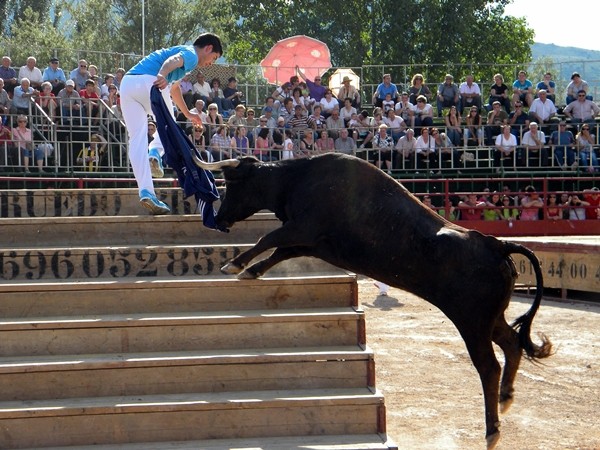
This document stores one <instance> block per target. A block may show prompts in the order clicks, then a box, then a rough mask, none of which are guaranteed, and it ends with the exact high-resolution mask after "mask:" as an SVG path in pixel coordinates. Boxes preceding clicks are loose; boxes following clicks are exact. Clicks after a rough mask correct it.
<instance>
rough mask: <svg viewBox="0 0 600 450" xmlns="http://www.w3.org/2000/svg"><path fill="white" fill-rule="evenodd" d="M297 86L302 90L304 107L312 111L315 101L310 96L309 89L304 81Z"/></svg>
mask: <svg viewBox="0 0 600 450" xmlns="http://www.w3.org/2000/svg"><path fill="white" fill-rule="evenodd" d="M298 87H299V88H300V89H301V90H302V99H303V101H304V106H306V109H307V110H308V111H309V112H310V111H312V109H313V107H314V106H315V103H317V101H316V100H315V99H314V98H312V97H311V96H310V91H309V90H308V87H307V86H306V83H300V84H299V85H298Z"/></svg>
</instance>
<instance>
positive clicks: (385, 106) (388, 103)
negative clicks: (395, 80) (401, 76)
mask: <svg viewBox="0 0 600 450" xmlns="http://www.w3.org/2000/svg"><path fill="white" fill-rule="evenodd" d="M395 105H396V102H395V101H394V100H392V94H385V100H383V102H381V109H382V110H383V113H384V114H387V112H388V111H389V110H390V109H394V107H395Z"/></svg>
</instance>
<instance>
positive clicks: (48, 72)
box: [42, 58, 67, 96]
mask: <svg viewBox="0 0 600 450" xmlns="http://www.w3.org/2000/svg"><path fill="white" fill-rule="evenodd" d="M42 81H48V82H50V84H51V85H52V93H53V94H54V95H55V96H56V95H58V93H59V92H60V90H61V89H62V88H64V87H65V83H66V82H67V77H66V76H65V72H64V71H63V70H62V69H61V68H60V67H58V58H52V59H50V65H49V66H48V67H46V68H45V69H44V75H43V76H42Z"/></svg>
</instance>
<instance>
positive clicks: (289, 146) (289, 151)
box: [281, 128, 295, 159]
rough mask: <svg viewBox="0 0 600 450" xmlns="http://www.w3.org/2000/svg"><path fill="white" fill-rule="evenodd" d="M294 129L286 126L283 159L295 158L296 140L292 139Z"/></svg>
mask: <svg viewBox="0 0 600 450" xmlns="http://www.w3.org/2000/svg"><path fill="white" fill-rule="evenodd" d="M292 134H293V133H292V130H290V129H289V128H286V129H285V130H284V131H283V135H284V141H283V150H282V151H281V159H293V158H294V156H295V155H294V153H295V151H294V141H293V140H292Z"/></svg>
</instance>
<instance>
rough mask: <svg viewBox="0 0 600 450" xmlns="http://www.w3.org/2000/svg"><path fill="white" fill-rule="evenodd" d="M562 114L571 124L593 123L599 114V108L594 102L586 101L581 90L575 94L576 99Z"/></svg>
mask: <svg viewBox="0 0 600 450" xmlns="http://www.w3.org/2000/svg"><path fill="white" fill-rule="evenodd" d="M563 112H564V114H565V116H567V117H569V118H570V119H571V122H577V123H581V122H586V123H595V122H596V120H595V118H594V117H595V116H596V115H597V114H599V113H600V108H599V107H598V105H596V103H595V102H593V101H591V100H588V99H587V98H586V93H585V91H584V90H583V89H581V90H579V91H578V92H577V99H576V100H574V101H572V102H571V103H569V104H568V105H567V107H566V108H565V109H564V110H563Z"/></svg>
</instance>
